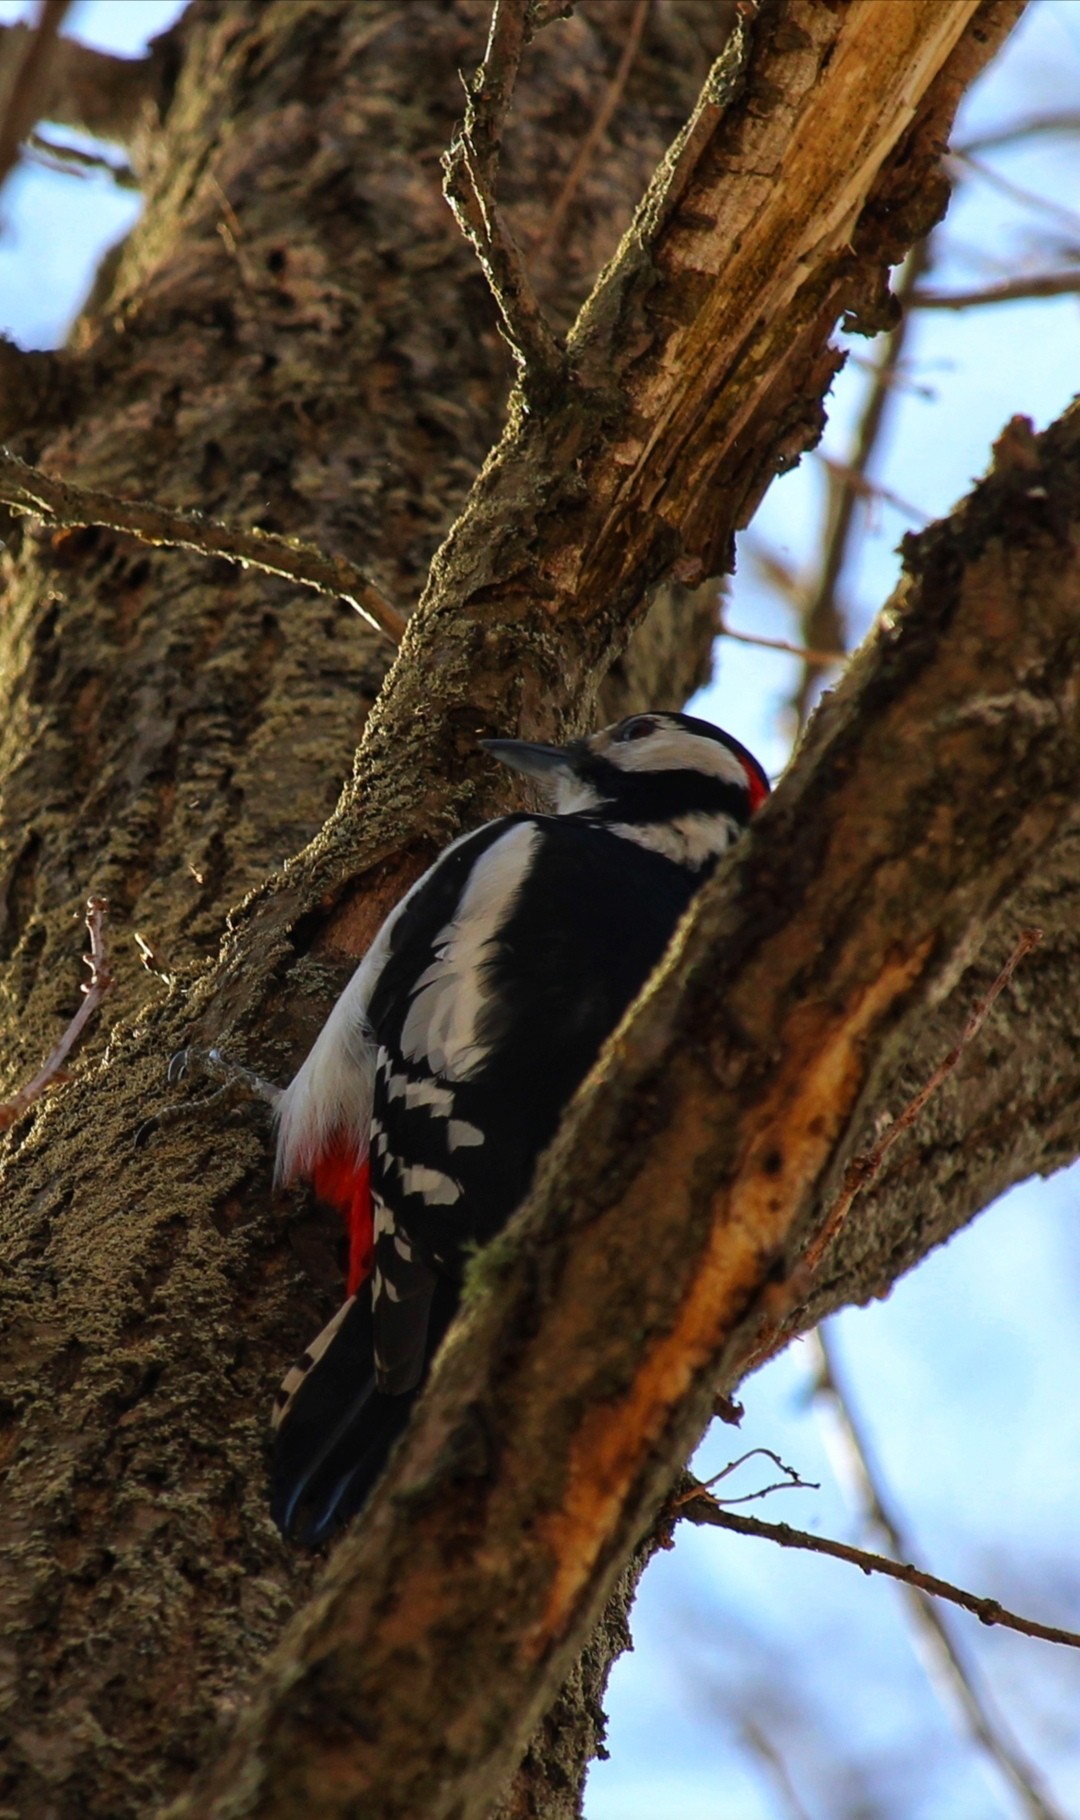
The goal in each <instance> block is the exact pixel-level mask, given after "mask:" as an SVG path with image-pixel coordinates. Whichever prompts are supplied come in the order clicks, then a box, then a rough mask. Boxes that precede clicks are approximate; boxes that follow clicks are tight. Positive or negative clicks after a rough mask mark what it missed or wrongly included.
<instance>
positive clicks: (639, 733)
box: [615, 714, 656, 745]
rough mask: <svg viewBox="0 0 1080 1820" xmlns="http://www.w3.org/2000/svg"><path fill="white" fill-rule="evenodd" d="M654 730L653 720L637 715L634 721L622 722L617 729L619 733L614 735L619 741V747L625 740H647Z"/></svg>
mask: <svg viewBox="0 0 1080 1820" xmlns="http://www.w3.org/2000/svg"><path fill="white" fill-rule="evenodd" d="M655 728H656V722H655V721H654V720H650V719H649V718H648V716H647V715H645V714H639V715H637V717H636V718H635V719H634V720H626V721H624V722H623V724H622V726H621V727H620V728H619V731H618V732H617V733H616V735H615V738H616V739H617V740H618V741H619V743H620V745H621V744H622V742H623V740H627V739H647V738H648V736H649V734H650V733H652V732H654V731H655Z"/></svg>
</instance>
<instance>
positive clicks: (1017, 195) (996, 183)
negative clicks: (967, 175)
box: [949, 152, 1080, 236]
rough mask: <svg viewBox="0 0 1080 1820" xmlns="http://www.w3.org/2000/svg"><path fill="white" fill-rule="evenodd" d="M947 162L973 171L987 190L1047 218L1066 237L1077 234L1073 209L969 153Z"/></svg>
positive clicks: (1078, 226) (1079, 220) (1079, 226)
mask: <svg viewBox="0 0 1080 1820" xmlns="http://www.w3.org/2000/svg"><path fill="white" fill-rule="evenodd" d="M949 162H952V163H955V164H958V165H960V166H962V167H963V168H964V169H966V170H969V171H972V172H973V173H974V175H975V176H976V177H978V178H980V179H981V181H982V182H983V183H985V184H986V186H987V188H988V189H991V190H997V192H998V194H999V195H1001V196H1007V197H1008V199H1009V201H1010V202H1018V203H1019V204H1020V207H1021V208H1023V209H1028V210H1032V209H1033V210H1036V211H1037V212H1038V213H1039V214H1042V215H1048V216H1049V217H1050V219H1051V220H1052V221H1056V222H1057V223H1058V224H1059V226H1060V227H1061V228H1062V229H1063V230H1064V232H1065V233H1066V234H1070V235H1073V236H1075V235H1077V234H1080V215H1077V213H1076V211H1075V209H1070V208H1066V206H1065V205H1064V203H1061V202H1055V201H1054V198H1053V197H1052V196H1043V195H1040V193H1039V191H1038V190H1029V189H1028V187H1027V185H1026V184H1023V183H1015V182H1014V181H1013V179H1012V178H1011V177H1006V176H1004V175H1003V173H1002V172H1001V171H996V170H995V169H994V167H993V165H992V164H987V163H986V161H985V159H983V158H976V157H974V156H973V155H972V153H971V152H953V153H952V154H951V158H950V160H949Z"/></svg>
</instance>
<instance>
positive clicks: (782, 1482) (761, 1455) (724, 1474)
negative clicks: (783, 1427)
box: [668, 1447, 821, 1510]
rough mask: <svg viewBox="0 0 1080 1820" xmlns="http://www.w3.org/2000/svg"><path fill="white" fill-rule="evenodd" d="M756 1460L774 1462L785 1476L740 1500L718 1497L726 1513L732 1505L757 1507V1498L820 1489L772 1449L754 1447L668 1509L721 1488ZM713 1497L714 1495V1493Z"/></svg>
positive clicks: (672, 1502)
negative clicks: (749, 1461) (720, 1485)
mask: <svg viewBox="0 0 1080 1820" xmlns="http://www.w3.org/2000/svg"><path fill="white" fill-rule="evenodd" d="M756 1459H766V1460H771V1461H772V1463H773V1465H774V1466H775V1467H776V1469H777V1471H778V1472H782V1473H783V1474H784V1477H783V1478H782V1479H777V1480H775V1481H774V1482H773V1484H771V1485H763V1486H762V1487H761V1489H760V1491H750V1492H746V1493H745V1494H744V1495H743V1496H742V1497H741V1498H717V1500H716V1502H717V1503H718V1504H721V1505H723V1507H724V1509H725V1510H726V1509H727V1508H728V1507H729V1505H732V1504H754V1503H756V1501H757V1500H758V1498H768V1497H770V1496H771V1495H772V1493H773V1492H774V1491H820V1490H821V1486H820V1485H816V1484H815V1483H814V1481H813V1480H812V1479H804V1478H802V1477H801V1476H800V1474H799V1473H798V1472H796V1470H795V1468H794V1466H789V1465H788V1464H787V1461H786V1460H782V1459H781V1458H780V1455H779V1454H778V1453H774V1452H773V1450H772V1448H771V1447H751V1448H750V1449H749V1450H748V1451H747V1452H746V1453H741V1454H740V1455H739V1457H738V1459H737V1460H729V1461H728V1463H727V1465H726V1466H724V1467H722V1468H721V1470H720V1471H719V1472H714V1473H713V1476H712V1478H711V1479H705V1480H703V1481H702V1483H701V1484H698V1483H697V1482H696V1481H695V1483H694V1484H693V1485H692V1486H691V1487H690V1489H689V1491H684V1492H681V1493H680V1494H679V1496H678V1497H677V1498H673V1499H672V1501H671V1503H670V1505H669V1506H668V1508H669V1509H670V1510H678V1509H679V1508H680V1506H681V1505H683V1504H685V1503H686V1501H687V1499H688V1498H696V1497H697V1496H698V1493H699V1492H701V1491H707V1492H712V1490H713V1486H714V1485H719V1484H720V1483H721V1482H722V1481H723V1480H724V1479H727V1478H730V1477H731V1474H732V1473H733V1472H738V1470H739V1467H740V1466H745V1465H746V1462H747V1460H756ZM713 1495H714V1496H715V1494H713Z"/></svg>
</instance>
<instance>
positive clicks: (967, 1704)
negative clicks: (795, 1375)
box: [810, 1328, 1080, 1820]
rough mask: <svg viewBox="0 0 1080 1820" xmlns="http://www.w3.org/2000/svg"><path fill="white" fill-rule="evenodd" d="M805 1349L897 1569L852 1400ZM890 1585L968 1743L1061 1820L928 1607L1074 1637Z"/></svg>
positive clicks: (984, 1605) (893, 1527) (919, 1579)
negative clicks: (954, 1608)
mask: <svg viewBox="0 0 1080 1820" xmlns="http://www.w3.org/2000/svg"><path fill="white" fill-rule="evenodd" d="M810 1343H811V1345H814V1346H816V1349H817V1354H818V1361H819V1371H818V1384H819V1391H820V1394H822V1395H824V1396H826V1397H827V1398H828V1400H829V1405H830V1408H831V1409H832V1411H833V1414H834V1416H835V1419H836V1422H837V1426H838V1429H839V1433H840V1436H841V1439H842V1441H843V1443H844V1448H845V1452H846V1455H847V1458H848V1462H849V1464H850V1466H851V1468H852V1472H853V1475H854V1477H855V1479H856V1482H857V1484H858V1486H859V1492H860V1496H861V1500H862V1504H863V1508H864V1512H865V1515H866V1517H867V1518H868V1520H869V1521H870V1522H871V1523H872V1524H873V1525H874V1526H875V1528H876V1529H877V1530H878V1531H879V1533H880V1534H881V1535H882V1536H883V1537H884V1540H885V1543H886V1546H887V1548H888V1550H889V1553H890V1554H891V1555H892V1557H893V1563H894V1565H902V1564H903V1563H904V1559H905V1556H906V1555H907V1553H908V1548H907V1543H906V1540H905V1537H904V1534H903V1530H902V1528H901V1525H900V1523H899V1522H898V1520H897V1518H896V1517H895V1516H894V1515H893V1514H892V1512H891V1511H890V1509H889V1505H888V1498H887V1494H886V1493H885V1491H884V1489H883V1487H882V1486H881V1484H880V1483H879V1480H878V1477H877V1473H876V1471H875V1469H874V1466H873V1464H872V1456H871V1452H870V1449H869V1447H868V1445H867V1442H866V1438H865V1436H864V1435H863V1434H862V1433H861V1430H860V1425H859V1422H858V1420H857V1418H856V1416H855V1414H854V1412H853V1410H852V1407H851V1402H850V1399H849V1397H848V1396H847V1394H846V1392H845V1391H844V1389H843V1386H842V1384H841V1382H840V1380H839V1377H838V1375H837V1371H836V1366H835V1363H834V1361H833V1359H832V1356H831V1354H830V1350H829V1345H828V1341H827V1340H826V1337H825V1333H824V1330H823V1329H821V1328H818V1330H817V1332H816V1333H815V1334H814V1335H812V1336H811V1342H810ZM879 1571H882V1570H879ZM884 1571H887V1570H884ZM893 1577H894V1578H896V1579H899V1580H901V1581H902V1582H903V1584H904V1585H905V1587H906V1590H907V1600H908V1607H909V1610H910V1612H911V1614H912V1617H913V1619H914V1621H915V1624H916V1627H917V1631H918V1634H919V1636H920V1638H921V1640H922V1642H923V1644H924V1645H925V1646H926V1652H927V1660H928V1663H929V1665H930V1668H931V1670H932V1673H931V1683H932V1685H934V1686H935V1688H937V1689H940V1690H942V1691H943V1692H944V1691H947V1692H948V1693H949V1694H950V1695H951V1696H952V1699H953V1701H954V1702H955V1704H956V1705H957V1707H958V1708H959V1710H960V1712H961V1714H962V1715H963V1718H964V1720H965V1723H966V1725H967V1727H968V1730H969V1731H970V1733H971V1735H972V1736H973V1737H974V1738H975V1740H976V1741H977V1742H978V1743H979V1744H981V1746H982V1748H983V1750H984V1751H985V1752H986V1754H987V1756H988V1757H989V1758H991V1759H992V1761H993V1762H994V1763H995V1764H996V1765H997V1767H998V1769H999V1770H1000V1772H1001V1774H1002V1775H1003V1776H1004V1777H1005V1778H1006V1780H1007V1781H1008V1782H1009V1783H1010V1784H1011V1786H1012V1787H1013V1789H1014V1790H1015V1791H1016V1793H1017V1795H1018V1796H1019V1797H1020V1800H1021V1802H1022V1804H1023V1806H1024V1808H1025V1811H1026V1812H1027V1813H1028V1814H1029V1815H1031V1820H1066V1817H1065V1816H1064V1815H1063V1814H1062V1813H1061V1811H1060V1809H1058V1808H1057V1807H1055V1806H1054V1804H1053V1803H1052V1801H1051V1800H1050V1799H1049V1797H1048V1796H1047V1795H1046V1794H1045V1793H1044V1792H1043V1790H1042V1789H1041V1788H1040V1786H1039V1777H1038V1774H1037V1772H1036V1771H1035V1769H1034V1767H1033V1766H1032V1765H1031V1764H1029V1763H1027V1762H1026V1761H1025V1759H1024V1757H1023V1756H1022V1754H1021V1752H1020V1751H1019V1750H1018V1748H1017V1746H1016V1745H1015V1744H1014V1743H1013V1742H1012V1740H1011V1739H1010V1738H1009V1736H1008V1733H1007V1731H1006V1729H1005V1727H1004V1725H1003V1723H1002V1721H1001V1719H1000V1718H999V1717H998V1716H996V1715H995V1714H993V1713H992V1712H991V1711H990V1709H989V1708H988V1706H987V1702H986V1699H985V1697H984V1696H983V1695H982V1694H981V1693H980V1692H979V1691H978V1689H977V1688H976V1686H975V1685H974V1682H973V1680H972V1676H971V1671H970V1669H969V1668H968V1666H967V1664H966V1663H965V1661H964V1659H963V1657H962V1655H961V1653H960V1651H959V1649H958V1647H957V1645H956V1642H955V1641H954V1639H953V1637H952V1635H951V1632H950V1630H949V1627H948V1625H947V1624H946V1622H945V1619H944V1617H943V1615H942V1613H941V1612H940V1611H939V1609H938V1607H937V1606H936V1605H935V1604H934V1602H933V1600H934V1597H942V1598H944V1597H948V1598H950V1599H952V1600H953V1602H954V1603H956V1604H960V1605H965V1606H966V1608H967V1609H968V1610H969V1611H974V1612H975V1613H976V1615H977V1616H978V1617H979V1618H981V1619H982V1621H983V1623H984V1624H1007V1625H1008V1626H1009V1628H1010V1629H1013V1630H1022V1631H1023V1632H1024V1633H1025V1634H1026V1635H1028V1636H1042V1637H1043V1638H1044V1639H1045V1640H1046V1641H1047V1642H1054V1643H1065V1644H1067V1645H1068V1646H1069V1647H1070V1648H1074V1649H1075V1648H1080V1637H1077V1636H1075V1635H1074V1634H1073V1633H1072V1632H1070V1631H1062V1630H1057V1629H1053V1628H1051V1627H1049V1626H1045V1625H1035V1624H1034V1623H1033V1622H1032V1621H1030V1620H1028V1619H1023V1618H1016V1617H1015V1616H1014V1614H1013V1613H1011V1612H1010V1613H1008V1614H1007V1615H1006V1614H1005V1613H1004V1612H1003V1611H1002V1609H1001V1607H999V1606H998V1605H997V1602H996V1601H995V1600H989V1601H983V1600H979V1599H975V1598H973V1596H972V1595H971V1594H970V1593H969V1594H966V1595H963V1594H959V1593H958V1589H956V1588H950V1590H949V1592H948V1593H944V1592H942V1591H940V1588H941V1587H942V1586H943V1585H944V1584H946V1583H945V1582H941V1581H937V1580H935V1578H934V1577H933V1576H932V1575H929V1574H922V1575H918V1576H916V1575H915V1573H914V1570H913V1569H911V1568H907V1567H903V1569H902V1571H901V1572H900V1573H898V1574H895V1575H894V1576H893ZM931 1595H932V1596H931Z"/></svg>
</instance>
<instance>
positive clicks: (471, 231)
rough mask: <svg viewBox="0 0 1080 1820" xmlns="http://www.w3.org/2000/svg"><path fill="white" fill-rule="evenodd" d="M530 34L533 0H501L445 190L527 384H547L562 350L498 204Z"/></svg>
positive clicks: (446, 161) (449, 160) (447, 161)
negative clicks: (507, 131) (509, 122)
mask: <svg viewBox="0 0 1080 1820" xmlns="http://www.w3.org/2000/svg"><path fill="white" fill-rule="evenodd" d="M528 36H529V0H495V5H494V9H493V11H492V16H491V32H490V34H489V37H488V44H487V51H486V53H485V55H484V61H483V64H482V65H481V67H480V69H479V71H478V72H477V75H476V77H475V80H474V81H473V84H472V86H471V88H470V89H469V90H468V95H467V99H466V103H465V121H464V124H463V126H462V128H461V130H460V132H458V133H457V134H456V135H455V138H454V140H453V143H452V144H451V146H450V149H449V151H448V152H447V153H446V155H445V156H444V158H443V161H442V162H443V194H444V195H445V197H446V200H447V202H448V203H449V204H450V207H451V209H452V210H453V212H454V218H455V220H456V221H457V223H458V226H459V227H460V229H461V231H462V233H463V234H464V236H465V238H466V240H468V241H469V243H470V244H471V246H472V247H473V250H474V251H475V253H476V256H477V258H478V259H479V261H480V264H481V266H482V268H483V271H484V275H485V277H486V278H487V281H488V284H489V285H490V287H491V294H492V296H493V297H494V299H495V302H496V304H497V305H498V308H499V312H500V314H501V316H502V320H503V332H504V334H505V336H506V339H507V341H508V342H509V344H510V347H511V348H512V350H513V353H514V358H515V360H516V362H517V366H518V378H519V381H520V382H521V384H522V385H523V386H524V387H525V388H526V390H527V391H528V390H529V389H530V388H536V387H543V388H547V387H548V386H550V385H551V384H552V383H553V382H554V381H555V380H556V379H557V378H558V377H559V375H560V374H561V373H562V370H563V356H562V352H561V350H560V349H559V347H558V344H557V343H556V341H555V337H554V335H553V334H552V332H551V329H550V328H549V326H548V324H547V321H546V319H545V317H544V313H543V310H542V309H541V307H540V304H539V303H538V301H537V299H536V295H535V293H534V291H533V288H532V284H531V282H530V280H529V277H528V274H527V273H526V270H525V262H524V260H523V259H522V257H521V253H520V252H519V250H518V247H517V245H516V243H515V241H514V237H513V235H512V234H511V232H510V230H509V228H508V227H507V225H506V222H505V220H504V218H503V216H502V215H501V214H500V212H499V210H498V208H497V206H496V203H495V180H496V177H497V176H498V171H499V156H500V151H501V147H502V134H503V129H504V127H505V125H506V116H507V114H508V113H509V110H510V102H511V99H512V96H513V92H514V83H515V82H516V80H517V72H518V65H519V63H520V61H521V53H522V51H523V50H524V48H525V45H526V43H527V42H528Z"/></svg>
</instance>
